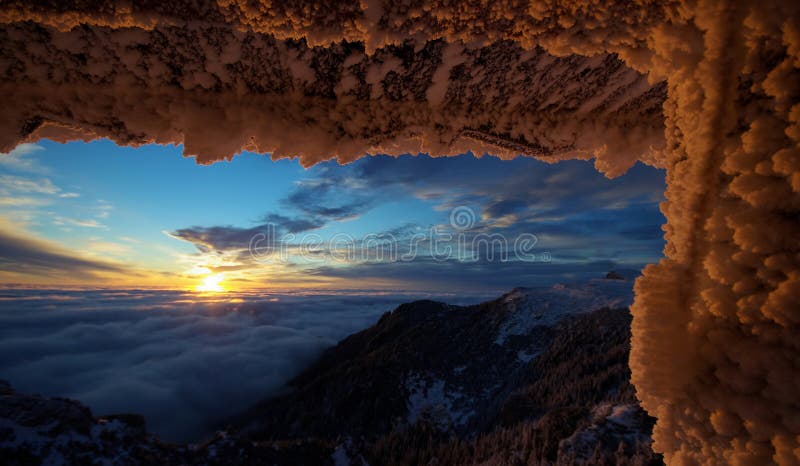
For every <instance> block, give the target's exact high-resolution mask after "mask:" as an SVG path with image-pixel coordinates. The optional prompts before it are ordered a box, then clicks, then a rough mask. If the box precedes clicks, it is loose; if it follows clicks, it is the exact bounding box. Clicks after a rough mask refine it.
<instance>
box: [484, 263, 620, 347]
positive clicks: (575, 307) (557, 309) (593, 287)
mask: <svg viewBox="0 0 800 466" xmlns="http://www.w3.org/2000/svg"><path fill="white" fill-rule="evenodd" d="M502 299H503V304H504V305H505V308H506V309H507V310H508V311H509V312H508V316H507V317H506V320H505V321H504V322H503V323H502V324H501V326H500V330H499V331H498V333H497V338H496V339H495V343H496V344H497V345H500V346H502V345H503V344H505V342H506V340H507V339H508V337H509V336H512V335H526V334H527V333H529V332H530V331H531V330H532V329H533V328H534V327H537V326H540V325H544V326H552V325H554V324H555V323H557V322H558V321H559V320H561V319H562V318H564V317H565V316H568V315H574V314H581V313H585V312H590V311H594V310H597V309H601V308H604V307H609V308H614V307H626V306H630V305H631V304H632V303H633V281H631V280H607V279H597V280H591V281H589V282H588V283H581V284H570V285H564V284H556V285H553V286H550V287H535V288H515V289H514V290H513V291H511V292H510V293H508V294H506V295H504V296H503V298H502Z"/></svg>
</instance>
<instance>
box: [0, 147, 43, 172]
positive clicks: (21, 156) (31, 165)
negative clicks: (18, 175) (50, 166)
mask: <svg viewBox="0 0 800 466" xmlns="http://www.w3.org/2000/svg"><path fill="white" fill-rule="evenodd" d="M43 150H44V147H42V146H40V145H38V144H31V143H25V144H20V145H18V146H17V147H16V148H14V150H12V151H11V152H8V153H5V154H0V166H3V167H5V168H6V169H12V170H16V171H23V172H33V173H46V172H47V169H46V168H45V167H43V166H42V165H40V164H39V163H38V162H37V160H36V159H34V158H32V157H30V155H31V154H33V153H36V152H40V151H43Z"/></svg>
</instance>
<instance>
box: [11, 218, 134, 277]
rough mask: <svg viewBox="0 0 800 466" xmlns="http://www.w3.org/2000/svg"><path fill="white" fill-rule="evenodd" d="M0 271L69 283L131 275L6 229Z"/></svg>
mask: <svg viewBox="0 0 800 466" xmlns="http://www.w3.org/2000/svg"><path fill="white" fill-rule="evenodd" d="M0 271H4V272H7V273H10V274H14V275H18V274H22V275H28V276H37V277H42V276H48V277H56V278H60V279H62V280H67V281H72V279H74V278H91V277H93V276H95V275H97V274H98V273H108V272H113V273H127V274H129V273H130V271H129V270H127V269H125V268H123V267H122V266H119V265H116V264H113V263H110V262H105V261H100V260H94V259H87V258H83V257H80V256H79V255H78V254H75V253H73V252H71V251H67V250H64V249H62V248H60V247H59V246H57V245H54V244H51V243H49V242H46V241H42V240H39V239H36V238H32V237H25V236H20V235H19V234H17V233H11V232H10V231H7V230H4V229H0Z"/></svg>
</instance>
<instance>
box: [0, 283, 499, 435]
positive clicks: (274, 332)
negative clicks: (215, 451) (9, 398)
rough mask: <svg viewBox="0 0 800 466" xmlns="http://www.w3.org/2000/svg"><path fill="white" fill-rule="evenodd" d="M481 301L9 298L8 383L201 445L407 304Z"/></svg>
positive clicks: (1, 305)
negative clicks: (134, 416) (131, 416)
mask: <svg viewBox="0 0 800 466" xmlns="http://www.w3.org/2000/svg"><path fill="white" fill-rule="evenodd" d="M418 298H434V299H440V300H443V301H447V302H450V303H456V304H458V303H463V304H467V303H469V302H477V301H480V300H482V299H484V298H488V296H473V297H467V296H460V297H456V296H428V295H423V294H420V293H402V292H397V293H386V294H380V293H379V294H377V295H376V294H375V293H374V292H373V293H371V294H369V295H368V294H366V293H359V292H342V293H328V294H308V293H306V294H299V293H298V294H263V293H262V294H235V295H234V294H227V293H226V294H222V295H213V296H199V295H197V294H194V293H183V292H175V291H142V290H132V291H131V290H128V291H41V290H4V291H2V292H1V293H0V378H2V379H6V380H8V381H9V382H10V383H11V384H12V386H13V387H14V388H15V389H16V390H18V391H21V392H26V393H40V394H43V395H48V396H63V397H68V398H73V399H76V400H79V401H81V402H83V403H85V404H86V405H88V406H89V407H90V408H91V409H92V410H93V412H94V413H95V415H103V414H112V413H128V412H129V413H138V414H142V415H144V417H145V418H146V420H147V425H148V429H149V430H150V431H152V432H155V433H157V434H158V435H160V436H161V437H162V438H164V439H166V440H171V441H196V440H199V439H201V438H202V437H203V436H205V435H208V434H210V433H212V432H213V429H214V427H215V426H217V425H219V423H220V422H222V421H224V419H226V418H227V417H229V416H232V415H234V414H236V413H238V412H240V411H241V410H244V409H247V407H249V406H251V405H253V404H254V403H256V402H258V401H259V400H261V399H263V398H265V397H269V396H271V395H275V394H277V393H279V392H280V391H281V390H286V382H287V381H289V379H291V377H293V376H294V375H296V374H297V373H298V372H299V371H301V370H302V369H303V368H305V367H307V366H308V365H309V364H310V363H312V362H313V361H314V360H315V358H317V357H318V356H319V355H320V354H321V352H322V351H323V350H324V349H326V348H328V347H330V346H332V345H335V344H336V342H337V341H339V340H340V339H342V338H344V337H345V336H347V335H349V334H351V333H354V332H356V331H359V330H361V329H363V328H366V327H368V326H370V325H372V324H373V323H375V322H376V321H377V319H378V318H379V317H380V316H381V314H382V313H384V312H387V311H391V310H392V309H394V308H395V307H396V306H397V305H399V304H402V303H403V302H408V301H412V300H414V299H418Z"/></svg>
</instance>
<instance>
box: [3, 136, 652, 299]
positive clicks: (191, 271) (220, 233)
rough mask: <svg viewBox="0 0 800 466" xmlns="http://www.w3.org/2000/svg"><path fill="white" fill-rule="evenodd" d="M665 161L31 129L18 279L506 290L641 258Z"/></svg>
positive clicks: (19, 153) (632, 264) (16, 233)
mask: <svg viewBox="0 0 800 466" xmlns="http://www.w3.org/2000/svg"><path fill="white" fill-rule="evenodd" d="M663 192H664V172H663V171H662V170H657V169H654V168H652V167H648V166H645V165H641V164H637V165H635V166H634V167H633V168H632V169H630V170H629V171H628V172H627V173H626V174H624V175H622V176H620V177H617V178H614V179H609V178H606V177H604V176H603V175H601V174H599V173H598V172H597V171H596V170H595V169H594V167H593V166H592V165H591V162H589V161H566V162H560V163H557V164H547V163H544V162H541V161H537V160H533V159H530V158H517V159H514V160H510V161H502V160H500V159H497V158H495V157H492V156H490V155H485V156H483V157H481V158H477V157H474V156H473V155H472V154H464V155H461V156H457V157H451V158H435V159H434V158H430V157H428V156H426V155H417V156H411V155H405V156H401V157H397V158H395V157H389V156H374V157H367V158H363V159H360V160H358V161H356V162H353V163H350V164H346V165H339V164H337V163H336V162H327V163H322V164H319V165H316V166H314V167H311V168H308V169H306V168H303V167H301V166H300V164H299V163H298V162H297V161H295V160H287V159H283V160H277V161H273V160H271V159H270V158H269V157H268V156H263V155H257V154H252V153H244V154H241V155H239V156H237V157H235V158H234V159H233V160H232V161H229V162H218V163H215V164H211V165H198V164H197V163H196V161H195V160H194V159H193V158H185V157H182V156H181V147H180V146H160V145H145V146H141V147H136V148H134V147H119V146H117V145H115V144H114V143H112V142H110V141H107V140H98V141H93V142H89V143H85V142H71V143H67V144H60V143H54V142H50V141H48V140H43V141H40V142H39V143H36V144H23V145H20V146H18V147H17V148H16V149H14V150H13V151H12V152H11V153H9V154H6V155H3V156H2V157H0V281H2V283H4V284H6V285H12V284H13V285H15V286H36V287H48V288H61V287H65V286H84V287H103V288H114V287H118V288H130V287H144V288H148V287H156V288H170V289H200V290H206V291H214V290H246V289H265V290H290V289H330V290H343V289H384V290H387V289H392V290H399V289H401V290H429V291H430V290H440V291H457V290H461V289H470V290H474V289H482V290H498V291H502V290H505V289H509V288H512V287H514V286H526V285H538V284H546V283H553V282H559V281H576V280H580V279H582V278H585V277H591V276H597V274H599V273H604V272H606V271H608V270H611V269H616V268H623V269H640V268H641V267H642V266H643V265H644V264H646V263H650V262H655V261H657V260H658V258H660V256H661V251H662V249H663V239H662V236H663V233H662V231H661V225H662V224H663V222H664V218H663V216H662V214H661V213H660V212H659V209H658V204H659V203H660V202H661V201H662V200H663Z"/></svg>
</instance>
